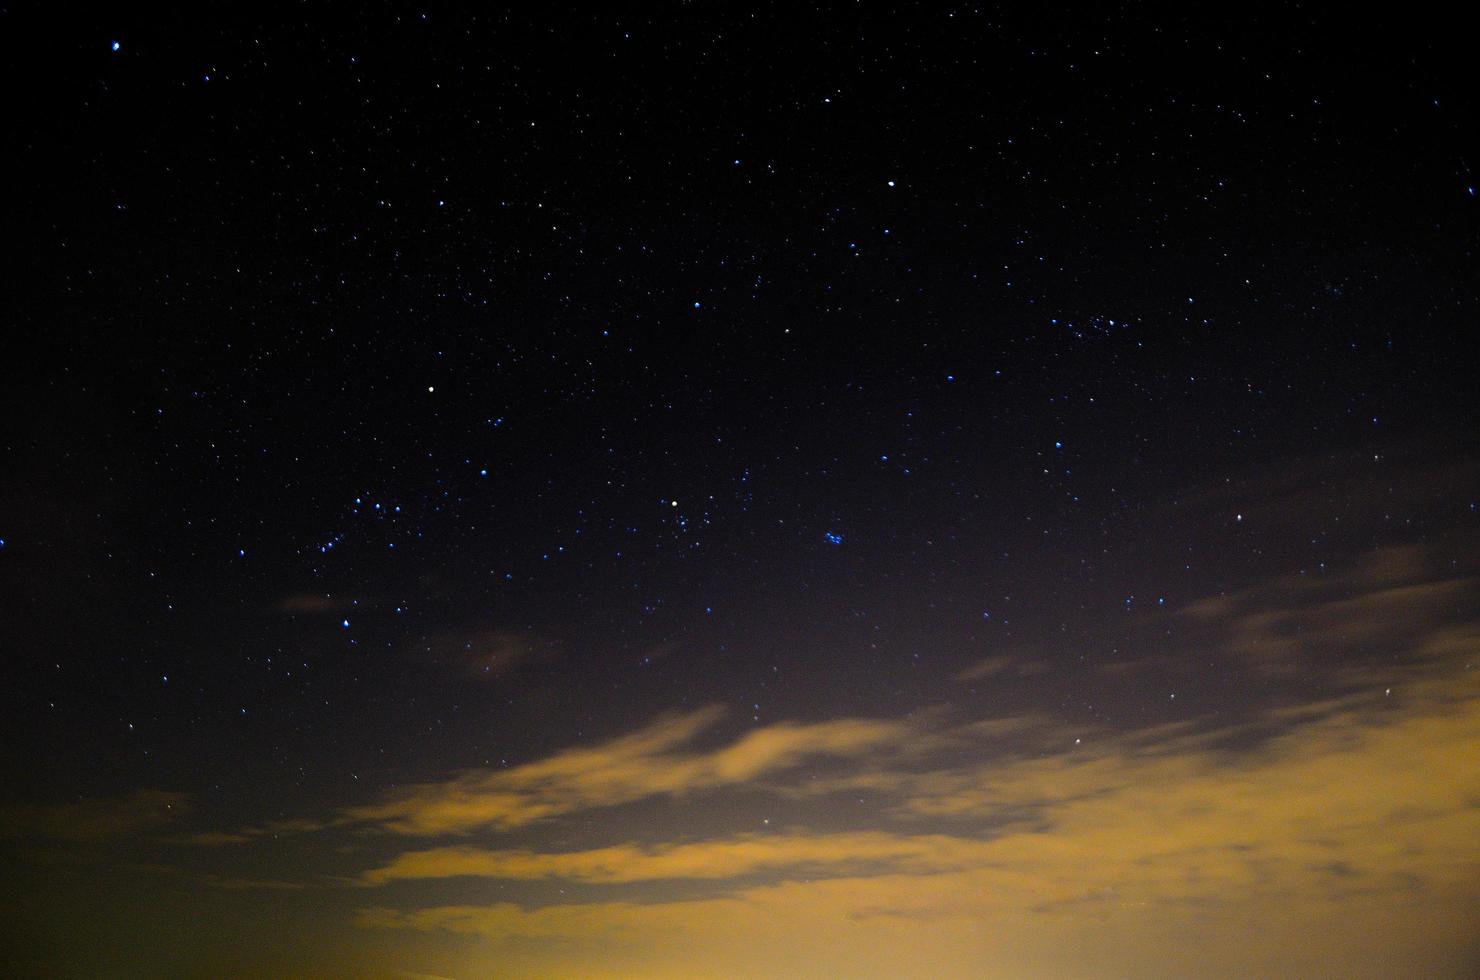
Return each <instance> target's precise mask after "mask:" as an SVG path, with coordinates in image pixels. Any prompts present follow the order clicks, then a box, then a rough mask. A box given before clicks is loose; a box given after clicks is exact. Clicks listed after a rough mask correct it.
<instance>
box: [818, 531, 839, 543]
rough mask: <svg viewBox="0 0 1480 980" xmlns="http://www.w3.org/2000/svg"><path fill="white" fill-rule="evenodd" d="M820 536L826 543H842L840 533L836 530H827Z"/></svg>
mask: <svg viewBox="0 0 1480 980" xmlns="http://www.w3.org/2000/svg"><path fill="white" fill-rule="evenodd" d="M822 537H823V539H824V540H826V541H827V543H828V544H842V543H843V536H842V535H841V534H838V533H837V532H836V531H827V532H826V533H824V534H823V535H822Z"/></svg>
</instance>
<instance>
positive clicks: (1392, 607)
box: [1180, 547, 1480, 675]
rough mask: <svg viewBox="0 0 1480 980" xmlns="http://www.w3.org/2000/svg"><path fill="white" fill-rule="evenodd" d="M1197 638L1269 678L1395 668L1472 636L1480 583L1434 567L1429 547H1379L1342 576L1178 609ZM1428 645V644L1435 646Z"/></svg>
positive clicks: (1264, 587)
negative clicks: (1377, 660) (1373, 665)
mask: <svg viewBox="0 0 1480 980" xmlns="http://www.w3.org/2000/svg"><path fill="white" fill-rule="evenodd" d="M1180 615H1181V617H1182V619H1183V620H1184V621H1185V622H1187V623H1188V624H1189V625H1191V626H1192V627H1194V628H1195V629H1199V630H1200V631H1201V632H1200V633H1199V634H1198V636H1197V641H1198V642H1199V643H1201V644H1203V645H1206V646H1209V647H1211V648H1213V649H1216V650H1218V651H1220V652H1221V653H1223V654H1224V655H1225V656H1228V657H1231V658H1233V659H1236V660H1238V661H1239V662H1241V663H1243V664H1245V665H1247V666H1250V667H1253V668H1255V669H1257V670H1259V671H1261V672H1263V673H1267V674H1272V675H1289V674H1292V673H1295V672H1298V671H1309V670H1311V669H1331V668H1333V667H1337V668H1340V667H1343V666H1345V667H1350V666H1352V665H1353V664H1354V663H1356V662H1358V661H1360V660H1362V659H1364V658H1366V659H1370V658H1373V657H1374V656H1377V657H1385V658H1387V659H1388V660H1390V661H1391V660H1392V659H1393V658H1394V657H1395V656H1396V657H1398V658H1399V659H1400V661H1401V662H1402V663H1409V662H1412V661H1415V660H1422V659H1426V658H1430V657H1432V656H1434V655H1439V654H1442V653H1443V652H1444V650H1443V649H1441V648H1440V647H1441V646H1442V644H1443V642H1444V640H1445V638H1446V637H1449V638H1452V637H1454V636H1455V635H1456V631H1458V635H1460V636H1465V635H1468V634H1469V633H1471V632H1473V629H1474V626H1475V623H1476V621H1477V618H1480V578H1476V577H1473V576H1469V575H1462V574H1456V573H1455V571H1454V569H1453V568H1444V567H1442V566H1440V565H1439V563H1438V562H1437V561H1436V559H1435V555H1434V553H1433V552H1432V551H1431V550H1429V549H1419V548H1412V547H1403V548H1386V549H1379V550H1377V551H1374V552H1371V553H1370V554H1368V555H1366V556H1364V558H1363V559H1362V560H1361V561H1360V562H1358V563H1357V564H1356V566H1355V567H1354V568H1352V569H1350V570H1347V571H1345V572H1342V573H1332V574H1320V575H1310V574H1299V575H1289V576H1285V577H1282V578H1278V579H1275V580H1273V581H1270V582H1266V583H1261V584H1259V585H1258V586H1255V587H1252V588H1249V589H1245V590H1243V591H1240V592H1234V593H1230V594H1225V595H1219V596H1212V597H1208V598H1205V599H1201V600H1198V601H1196V602H1192V603H1190V604H1188V606H1187V607H1185V608H1184V609H1183V610H1182V611H1181V614H1180ZM1436 644H1437V645H1436Z"/></svg>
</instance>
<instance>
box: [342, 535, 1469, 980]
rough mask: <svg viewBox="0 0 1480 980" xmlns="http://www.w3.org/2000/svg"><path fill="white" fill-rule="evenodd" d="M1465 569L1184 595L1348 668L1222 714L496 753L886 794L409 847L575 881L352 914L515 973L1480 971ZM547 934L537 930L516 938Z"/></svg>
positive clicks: (465, 866)
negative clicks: (592, 833)
mask: <svg viewBox="0 0 1480 980" xmlns="http://www.w3.org/2000/svg"><path fill="white" fill-rule="evenodd" d="M1476 594H1477V590H1476V588H1475V580H1474V578H1473V577H1471V576H1470V575H1468V574H1467V573H1466V572H1464V571H1462V570H1461V569H1459V568H1458V566H1452V565H1446V564H1445V563H1442V562H1436V561H1435V560H1434V554H1433V553H1432V552H1431V551H1428V550H1425V549H1419V550H1415V549H1401V550H1399V549H1393V550H1383V551H1378V552H1374V553H1373V554H1371V555H1369V556H1367V558H1366V559H1364V560H1363V561H1361V562H1359V563H1357V564H1356V565H1354V566H1353V567H1352V568H1350V569H1348V570H1346V571H1344V572H1340V573H1332V574H1330V575H1327V576H1322V577H1303V576H1290V577H1288V578H1281V579H1276V580H1272V581H1270V582H1267V583H1264V584H1262V585H1260V586H1259V587H1257V588H1251V589H1248V590H1245V591H1243V592H1239V593H1233V594H1230V595H1227V596H1221V597H1215V598H1213V599H1210V600H1208V601H1206V602H1203V603H1195V604H1192V605H1191V606H1190V607H1188V608H1187V609H1186V610H1185V611H1184V612H1183V613H1182V617H1183V621H1184V622H1185V623H1186V624H1188V627H1189V629H1188V630H1184V631H1183V632H1184V633H1185V632H1189V631H1190V632H1191V633H1193V634H1195V642H1199V643H1202V642H1206V643H1209V644H1210V645H1211V646H1210V649H1211V650H1212V651H1216V652H1221V653H1223V654H1224V655H1225V656H1228V657H1231V658H1233V659H1234V660H1235V661H1237V662H1240V663H1253V664H1255V665H1256V666H1257V665H1259V664H1261V663H1262V662H1263V661H1264V659H1265V656H1264V654H1263V651H1264V650H1265V649H1266V648H1269V647H1271V646H1277V647H1278V649H1279V651H1280V653H1279V656H1278V657H1275V658H1273V660H1274V661H1276V662H1293V663H1299V664H1302V665H1303V666H1304V669H1305V671H1306V673H1307V674H1308V675H1309V676H1311V677H1314V678H1318V679H1322V680H1324V681H1327V682H1328V683H1325V684H1322V685H1317V686H1319V687H1322V688H1324V691H1325V693H1324V694H1322V695H1321V696H1320V697H1318V698H1315V699H1308V700H1303V701H1301V700H1279V699H1264V700H1260V701H1256V700H1253V698H1254V697H1255V695H1257V694H1259V693H1260V692H1258V691H1255V692H1251V701H1250V706H1249V710H1248V711H1247V712H1241V713H1240V714H1239V715H1238V717H1237V718H1236V719H1230V720H1228V721H1224V722H1222V723H1219V720H1218V719H1217V718H1213V717H1202V718H1196V717H1194V718H1188V719H1185V720H1183V721H1179V722H1176V723H1172V724H1163V725H1157V726H1149V727H1141V728H1132V729H1125V730H1121V731H1110V730H1107V729H1103V728H1098V729H1097V728H1089V727H1083V726H1080V727H1077V728H1075V729H1072V730H1071V729H1069V728H1066V726H1064V725H1063V724H1062V723H1055V722H1054V721H1053V719H1051V718H1048V717H1045V716H1028V717H1021V718H1018V717H1009V718H996V719H982V720H980V721H966V722H962V721H960V720H957V719H954V718H953V717H952V716H951V715H950V714H949V713H947V712H934V713H926V714H924V715H920V716H916V717H915V718H914V719H912V720H910V721H909V722H908V723H906V722H903V721H887V720H886V721H880V720H869V719H842V720H837V721H832V722H823V723H817V724H811V725H777V726H771V727H769V728H766V729H760V730H757V731H755V732H752V733H750V734H748V735H746V736H744V737H742V738H739V739H736V740H735V741H733V742H730V743H728V744H725V745H722V746H719V747H717V748H710V749H708V750H707V751H702V752H699V751H694V750H693V749H692V748H691V746H692V744H693V742H694V741H695V740H696V739H697V738H698V737H699V736H700V735H701V734H702V733H704V732H706V731H709V730H710V728H711V727H712V726H713V725H714V724H715V723H716V720H717V712H713V711H710V712H698V713H694V714H690V715H676V716H667V717H665V718H662V719H659V720H657V721H655V722H654V723H653V724H652V725H650V726H648V727H647V728H644V729H641V730H639V731H638V732H635V733H633V734H632V735H630V736H626V737H624V738H620V739H614V740H612V741H610V742H607V743H604V744H602V745H600V746H596V747H593V748H590V749H572V750H567V751H566V752H563V753H559V754H557V755H555V756H552V757H550V758H549V759H547V760H543V761H541V762H536V763H531V764H529V765H528V766H525V767H521V768H520V769H519V770H511V771H510V777H511V778H510V779H509V780H507V781H505V782H502V783H493V782H488V781H486V780H487V779H488V778H489V777H478V780H481V781H475V782H474V783H473V784H471V788H470V790H469V793H470V797H472V798H481V797H479V793H485V794H486V793H489V792H491V791H493V790H495V789H497V791H498V792H501V793H504V794H508V800H509V801H510V807H511V810H510V812H514V813H519V814H521V815H525V816H527V815H528V814H530V813H541V814H549V813H554V812H572V811H573V810H574V809H577V808H582V807H585V806H594V805H601V804H602V802H603V801H608V802H615V801H630V800H636V799H648V800H649V802H650V805H651V806H652V808H653V809H652V813H653V815H654V816H653V824H652V825H653V826H654V827H661V826H663V823H662V820H663V813H664V810H663V809H662V807H663V804H664V803H665V801H668V800H671V799H673V798H677V797H680V796H682V797H686V798H690V799H691V801H692V802H693V803H700V804H709V805H711V806H713V807H721V808H722V807H723V806H724V805H725V803H724V800H725V799H726V797H725V796H724V795H723V792H722V791H724V790H726V789H728V788H734V787H742V786H743V787H747V788H763V789H765V790H766V791H768V792H772V793H779V794H781V795H782V796H783V797H785V798H787V799H789V800H792V801H794V802H797V803H798V804H800V805H806V806H811V807H812V809H811V810H807V811H804V812H811V813H814V814H817V815H820V816H819V818H820V819H822V820H826V819H828V817H827V816H826V814H827V812H828V811H827V802H826V801H827V800H829V799H830V798H831V797H832V795H833V794H841V793H844V792H847V793H863V792H865V791H867V792H868V793H870V794H872V798H871V800H870V806H871V811H870V813H871V824H870V826H869V827H868V829H866V830H842V831H835V832H828V831H824V830H820V829H817V828H815V827H807V826H804V825H802V826H791V827H789V828H788V829H787V830H785V831H784V832H778V833H774V834H757V833H742V834H729V835H719V836H715V837H712V838H707V839H674V838H670V839H669V840H667V841H661V840H660V841H659V842H657V843H646V844H637V843H632V842H622V843H616V844H610V845H606V846H593V847H587V848H584V849H578V850H556V849H549V850H542V849H539V848H531V847H522V848H497V847H488V846H474V845H471V844H470V845H466V846H454V847H436V848H428V849H420V850H412V851H408V852H405V853H402V854H399V855H395V856H392V857H391V858H390V859H389V860H387V861H385V862H384V863H382V864H381V865H380V866H378V867H375V868H372V869H370V870H367V871H365V872H364V873H363V874H362V876H361V877H360V879H359V883H360V884H361V885H367V886H376V887H380V888H383V889H386V892H385V894H386V895H388V896H390V897H391V898H394V897H395V896H399V895H405V894H408V893H410V892H411V885H410V883H413V882H422V883H423V885H424V886H425V885H426V883H428V882H435V881H438V880H441V879H448V878H464V877H480V878H489V879H498V880H500V881H503V882H506V883H518V882H531V883H533V882H553V883H558V884H560V885H561V886H562V888H564V889H568V890H569V893H568V894H566V893H565V892H562V893H561V895H560V896H559V897H557V896H556V895H555V893H554V892H553V891H543V892H541V891H534V892H531V893H530V894H532V895H543V896H545V897H544V898H542V899H540V900H533V901H524V902H499V903H494V904H487V905H478V904H435V903H434V904H431V905H428V906H424V907H410V908H396V907H393V905H392V903H390V902H387V903H386V904H383V905H378V906H375V907H369V908H362V909H360V910H359V912H358V913H357V919H356V921H357V922H358V924H360V925H362V926H364V927H367V928H375V929H389V930H412V931H417V932H423V933H455V934H461V935H469V936H478V937H482V938H483V939H484V940H485V941H486V942H487V944H488V945H487V947H486V948H487V949H488V950H489V955H490V956H496V957H497V962H498V963H499V964H500V966H501V967H504V968H505V970H506V972H508V973H510V974H511V975H520V974H525V975H539V974H540V973H541V972H542V971H543V972H544V973H551V972H554V973H559V972H562V969H565V970H566V971H567V972H578V971H579V967H580V964H582V963H590V962H592V961H593V958H594V959H596V960H600V961H601V962H603V963H604V964H606V967H605V968H606V969H607V970H608V971H609V974H608V975H613V976H619V975H645V976H686V975H687V976H698V975H705V976H708V975H769V974H778V973H785V974H788V975H818V976H826V975H856V976H892V975H902V974H907V975H922V974H924V975H935V976H981V975H1052V976H1143V975H1146V973H1147V969H1146V965H1147V964H1148V963H1156V964H1159V970H1160V971H1161V972H1163V973H1166V974H1169V975H1309V974H1311V973H1315V972H1320V971H1322V970H1324V971H1325V972H1328V973H1329V972H1338V973H1342V974H1343V975H1352V976H1383V975H1394V974H1403V973H1406V974H1410V975H1415V974H1422V975H1463V974H1464V973H1465V972H1466V971H1469V970H1472V969H1473V967H1474V965H1475V964H1476V963H1477V962H1480V944H1476V943H1475V942H1474V941H1470V940H1464V939H1463V938H1462V937H1467V936H1474V935H1480V906H1477V905H1476V902H1475V882H1476V881H1480V609H1477V608H1476V607H1477V600H1476V598H1475V596H1476ZM1276 641H1278V643H1276ZM1251 646H1252V647H1253V648H1254V650H1253V651H1251ZM1008 669H1011V662H1008V663H1006V664H1002V665H1001V666H996V665H995V664H994V665H993V666H991V667H989V668H986V669H985V670H984V672H983V674H982V676H992V675H994V674H999V673H1001V672H1002V671H1004V670H1008ZM906 736H907V737H906ZM1076 739H1077V740H1078V741H1077V742H1076ZM813 755H818V756H820V755H826V756H827V757H828V758H830V759H831V760H832V763H831V764H830V765H829V766H828V767H826V771H825V772H824V773H822V774H821V777H820V778H816V777H818V775H819V774H818V772H817V771H816V769H815V768H814V767H810V766H809V767H807V771H806V772H805V776H804V774H803V772H802V771H801V770H800V768H799V766H798V763H799V762H800V761H802V760H805V759H808V758H810V757H812V756H813ZM466 778H472V777H466ZM446 791H447V784H438V785H437V786H436V787H433V788H423V789H422V790H421V791H419V792H418V793H416V794H413V797H412V798H411V799H410V800H408V801H407V804H406V807H405V810H404V812H400V811H398V812H392V813H388V814H380V815H379V819H381V820H383V821H391V822H394V821H400V820H407V821H412V822H414V823H417V824H418V825H421V826H440V825H441V824H439V822H438V821H436V820H430V821H428V820H426V819H425V818H424V817H423V816H422V814H423V813H424V812H427V813H433V814H435V813H436V812H437V811H436V810H435V809H434V808H433V809H429V810H426V811H423V810H421V809H418V806H417V805H418V804H423V803H428V804H429V803H433V802H437V801H440V800H442V799H443V798H444V797H445V794H446ZM485 802H486V801H485ZM711 812H712V811H711ZM520 819H523V817H521V818H520ZM517 824H518V820H508V819H504V820H502V822H500V821H499V820H494V821H489V822H487V823H484V824H482V826H486V827H489V828H492V829H505V828H507V827H509V826H515V825H517ZM459 826H462V827H469V826H471V825H470V824H468V823H466V822H463V823H461V824H459ZM672 826H680V827H681V826H683V824H682V823H681V822H680V823H677V824H673V825H672ZM398 886H400V887H399V888H398ZM531 887H532V886H531ZM462 893H463V894H466V892H465V891H463V892H462ZM416 894H423V895H425V894H426V892H425V891H422V892H416ZM1189 936H1192V937H1195V941H1193V942H1189V941H1188V937H1189ZM758 937H761V938H758ZM1251 937H1257V941H1251ZM1457 937H1458V938H1457ZM536 947H537V948H538V949H540V950H541V951H542V952H541V954H540V956H541V957H542V958H539V959H532V960H530V961H528V963H527V964H526V965H525V966H521V965H520V964H521V962H523V961H521V960H520V959H519V957H520V956H521V955H523V953H522V952H521V951H523V950H528V949H533V948H536ZM564 955H569V956H570V957H572V958H571V959H570V960H569V961H562V960H560V957H561V956H564ZM562 962H564V966H563V967H562V966H561V965H560V964H561V963H562ZM552 964H553V965H552ZM474 972H476V971H474Z"/></svg>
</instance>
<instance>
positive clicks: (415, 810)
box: [341, 707, 909, 835]
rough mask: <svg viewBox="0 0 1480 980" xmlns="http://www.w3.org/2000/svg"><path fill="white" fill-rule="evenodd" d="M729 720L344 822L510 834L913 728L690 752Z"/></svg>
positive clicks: (417, 795)
mask: <svg viewBox="0 0 1480 980" xmlns="http://www.w3.org/2000/svg"><path fill="white" fill-rule="evenodd" d="M721 715H722V711H721V710H720V709H718V708H715V707H710V708H704V709H701V710H698V711H693V712H689V713H687V714H680V715H668V716H665V717H662V718H659V719H658V720H657V721H655V722H653V723H652V724H651V725H649V726H648V727H646V728H644V729H642V730H640V731H637V732H635V733H633V734H630V735H625V736H622V737H620V738H615V739H612V740H610V741H608V742H606V743H603V744H601V745H597V746H593V747H590V748H571V749H566V750H564V751H562V752H559V753H556V754H555V755H553V756H550V757H549V758H547V759H543V760H540V761H537V762H531V763H527V764H525V765H522V766H517V767H515V768H512V769H506V770H495V771H492V772H490V771H486V770H475V771H470V772H464V773H462V774H460V775H458V776H456V777H454V778H452V779H449V780H445V781H441V782H430V783H420V784H416V785H413V786H409V787H405V788H403V789H401V790H399V791H397V792H395V793H394V794H392V795H391V796H390V797H389V798H387V799H385V800H383V801H381V802H379V803H374V804H370V805H367V806H362V807H356V808H352V809H350V810H347V811H345V813H344V814H343V815H342V821H341V822H344V823H359V824H371V825H375V826H378V827H381V828H383V829H385V830H389V831H393V832H395V833H400V834H413V835H417V834H419V835H429V834H448V833H463V832H467V831H472V830H476V829H480V828H494V829H508V828H511V827H518V826H522V825H525V824H528V823H531V822H533V821H536V820H542V819H546V818H550V817H554V816H558V815H560V814H565V813H572V812H575V811H579V810H587V809H592V808H596V807H607V806H613V805H616V804H621V803H630V802H634V801H637V800H643V799H647V798H650V797H675V796H683V795H686V794H690V793H695V792H699V791H702V790H709V789H714V788H717V787H721V786H733V785H739V784H743V783H747V782H750V781H752V780H755V779H758V778H760V777H762V776H766V775H769V774H771V773H775V772H778V771H782V770H785V769H788V768H790V767H792V766H795V765H797V764H798V763H800V762H802V761H803V760H806V759H809V758H818V757H832V758H850V757H858V756H861V755H864V754H867V753H869V752H871V751H873V750H876V749H879V748H880V747H882V746H884V745H886V744H887V743H889V742H891V741H894V740H897V739H899V738H900V737H902V736H903V735H904V734H906V733H907V732H908V731H909V728H908V726H906V725H905V724H903V723H900V722H893V721H871V720H859V719H844V720H839V721H828V722H819V723H815V724H805V725H804V724H793V723H782V724H777V725H771V726H768V727H765V728H760V729H755V730H753V731H750V732H748V733H746V734H745V735H744V736H742V737H741V738H739V739H737V740H735V741H734V742H731V743H730V744H727V745H724V746H722V747H720V748H717V749H713V750H711V751H708V752H701V751H693V750H689V749H686V748H685V746H686V745H688V743H690V742H692V741H693V740H694V739H695V738H696V737H697V736H699V735H700V734H701V733H703V732H705V731H708V730H709V729H711V728H712V727H713V726H714V725H715V724H716V723H717V722H718V721H719V719H720V717H721Z"/></svg>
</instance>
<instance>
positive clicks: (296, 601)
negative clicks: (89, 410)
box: [277, 592, 345, 614]
mask: <svg viewBox="0 0 1480 980" xmlns="http://www.w3.org/2000/svg"><path fill="white" fill-rule="evenodd" d="M344 607H345V603H344V602H343V601H341V600H338V599H335V598H334V597H333V596H330V595H322V594H320V593H316V592H295V593H293V594H292V595H287V596H284V597H283V598H282V599H280V600H278V604H277V608H278V612H284V613H290V614H291V613H331V612H336V611H338V610H339V609H342V608H344Z"/></svg>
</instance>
